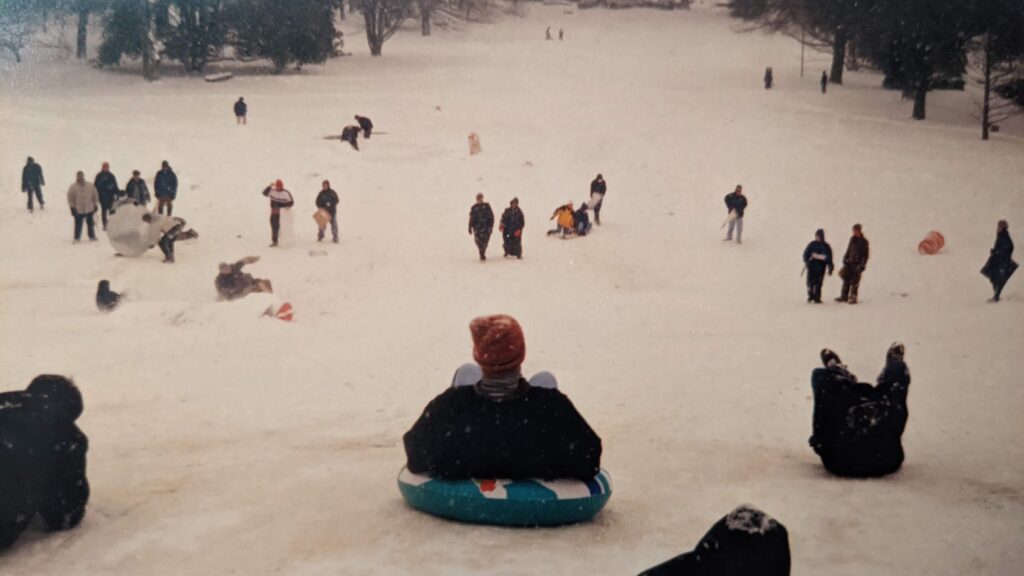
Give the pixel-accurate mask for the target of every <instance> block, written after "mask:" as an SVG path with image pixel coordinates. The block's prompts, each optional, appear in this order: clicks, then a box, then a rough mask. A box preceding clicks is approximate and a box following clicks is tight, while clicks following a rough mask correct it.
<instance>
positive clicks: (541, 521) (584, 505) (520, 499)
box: [398, 467, 612, 526]
mask: <svg viewBox="0 0 1024 576" xmlns="http://www.w3.org/2000/svg"><path fill="white" fill-rule="evenodd" d="M398 489H399V491H401V492H402V497H403V498H405V501H406V502H408V503H409V505H410V506H412V507H413V508H415V509H417V510H420V511H422V512H426V513H428V514H433V515H434V516H440V517H441V518H448V519H450V520H458V521H460V522H470V523H473V524H493V525H496V526H559V525H562V524H575V523H577V522H586V521H588V520H590V519H592V518H593V517H594V516H595V515H596V514H597V513H598V512H600V511H601V509H602V508H604V505H605V504H607V503H608V499H609V498H610V497H611V495H612V481H611V477H610V476H609V475H608V472H607V471H605V470H603V469H602V470H601V471H600V472H599V473H598V474H597V476H595V477H594V478H593V479H591V480H587V481H586V482H584V481H581V480H536V479H530V480H482V479H473V480H438V479H434V478H430V477H429V476H421V475H419V474H413V473H412V472H409V470H408V469H407V468H405V467H403V468H402V471H401V472H400V473H399V474H398Z"/></svg>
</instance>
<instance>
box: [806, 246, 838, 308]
mask: <svg viewBox="0 0 1024 576" xmlns="http://www.w3.org/2000/svg"><path fill="white" fill-rule="evenodd" d="M804 266H805V267H806V269H807V302H814V303H816V304H821V285H822V284H823V283H824V281H825V272H828V275H829V276H831V275H832V270H834V269H835V265H834V264H833V263H832V247H831V246H829V245H828V242H825V231H824V230H822V229H821V228H818V230H817V231H816V232H815V233H814V240H813V241H812V242H811V243H810V244H808V245H807V248H804Z"/></svg>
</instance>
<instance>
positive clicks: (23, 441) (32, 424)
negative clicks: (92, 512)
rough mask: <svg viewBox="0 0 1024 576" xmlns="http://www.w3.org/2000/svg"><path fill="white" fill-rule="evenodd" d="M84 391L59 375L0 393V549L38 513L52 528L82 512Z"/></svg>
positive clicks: (71, 522)
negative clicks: (21, 389)
mask: <svg viewBox="0 0 1024 576" xmlns="http://www.w3.org/2000/svg"><path fill="white" fill-rule="evenodd" d="M81 414H82V394H81V393H80V392H79V391H78V388H76V387H75V385H74V383H73V382H71V381H70V380H68V379H67V378H64V377H63V376H52V375H42V376H37V377H36V378H35V379H33V380H32V383H31V384H29V385H28V388H27V389H25V390H24V391H16V392H2V393H0V550H4V549H5V548H8V547H10V546H11V545H12V544H14V542H15V540H17V539H18V536H19V535H21V533H22V532H23V531H24V530H25V529H26V528H28V526H29V524H30V523H31V522H32V520H33V519H34V518H35V516H36V514H39V515H40V516H42V518H43V521H44V522H45V523H46V526H47V528H49V529H50V530H68V529H70V528H74V527H75V526H77V525H78V523H79V522H81V520H82V518H83V517H84V516H85V505H86V503H87V502H88V501H89V481H88V479H87V478H86V476H85V453H86V452H87V451H88V450H89V439H88V438H87V437H86V436H85V434H83V433H82V431H81V430H79V429H78V426H77V425H75V420H77V419H78V417H79V416H80V415H81Z"/></svg>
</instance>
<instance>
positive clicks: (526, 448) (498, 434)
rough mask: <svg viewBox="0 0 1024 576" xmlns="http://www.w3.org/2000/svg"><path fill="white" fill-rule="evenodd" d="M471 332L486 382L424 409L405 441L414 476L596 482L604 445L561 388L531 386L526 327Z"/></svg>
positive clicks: (491, 323) (508, 320)
mask: <svg viewBox="0 0 1024 576" xmlns="http://www.w3.org/2000/svg"><path fill="white" fill-rule="evenodd" d="M469 329H470V332H471V334H472V336H473V358H474V360H476V362H477V364H478V365H479V366H480V369H481V373H482V377H481V378H480V379H479V381H477V382H475V383H474V384H473V385H472V386H458V385H456V386H452V387H450V388H448V389H447V390H445V391H444V392H442V393H441V394H440V395H439V396H437V397H436V398H434V399H433V400H432V401H431V402H430V403H429V404H428V405H427V407H426V408H425V409H424V410H423V414H422V415H421V416H420V417H419V419H418V420H417V421H416V423H415V424H413V426H412V428H411V429H410V430H409V431H408V432H406V434H405V436H404V437H403V441H404V443H405V453H406V457H407V467H408V469H409V471H410V472H412V473H414V474H421V475H426V476H430V477H433V478H441V479H446V480H460V479H469V478H502V479H525V478H540V479H559V478H572V479H578V480H584V481H586V480H593V479H594V477H595V476H596V475H597V473H598V472H599V470H600V465H601V439H600V438H599V437H598V436H597V434H595V433H594V431H593V430H592V429H591V428H590V426H589V425H588V424H587V422H586V421H585V420H584V419H583V417H582V416H581V415H580V414H579V412H577V411H576V408H575V406H573V404H572V402H571V401H570V400H569V398H568V397H567V396H565V395H564V394H562V393H561V392H560V391H559V390H558V389H557V388H555V387H540V386H531V385H530V383H529V382H527V381H526V380H525V379H524V378H523V377H522V375H521V373H520V366H521V365H522V362H523V359H524V358H525V356H526V344H525V340H524V338H523V331H522V328H520V326H519V323H518V322H516V320H515V319H514V318H512V317H511V316H506V315H495V316H484V317H480V318H476V319H474V320H473V321H472V322H471V323H470V325H469ZM456 379H458V375H456ZM453 384H454V383H453Z"/></svg>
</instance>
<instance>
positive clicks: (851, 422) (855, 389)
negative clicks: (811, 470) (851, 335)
mask: <svg viewBox="0 0 1024 576" xmlns="http://www.w3.org/2000/svg"><path fill="white" fill-rule="evenodd" d="M903 353H904V348H903V344H900V343H899V342H895V343H893V345H892V346H890V347H889V351H888V352H887V353H886V356H885V368H883V369H882V373H881V374H879V376H878V385H877V386H871V385H870V384H865V383H860V382H857V377H856V376H854V375H853V374H851V373H850V371H849V370H847V369H846V366H844V365H843V364H841V363H840V360H839V356H838V355H837V354H836V353H835V352H833V351H831V350H829V349H827V348H826V349H824V350H822V351H821V360H822V363H823V364H824V365H825V367H824V368H816V369H815V370H814V371H813V372H812V373H811V388H812V389H813V390H814V423H813V434H812V435H811V437H810V439H809V443H810V445H811V448H813V449H814V451H815V452H816V453H817V454H818V456H820V457H821V462H822V464H824V465H825V469H826V470H828V471H829V472H831V473H833V474H835V475H837V476H850V477H856V478H864V477H876V476H884V475H886V474H891V473H893V472H895V471H896V470H898V469H899V467H900V465H902V464H903V446H902V444H901V443H900V439H901V437H902V436H903V429H904V428H905V427H906V425H907V416H908V412H907V392H908V391H909V388H910V370H909V369H908V368H907V365H906V363H904V362H903Z"/></svg>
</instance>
